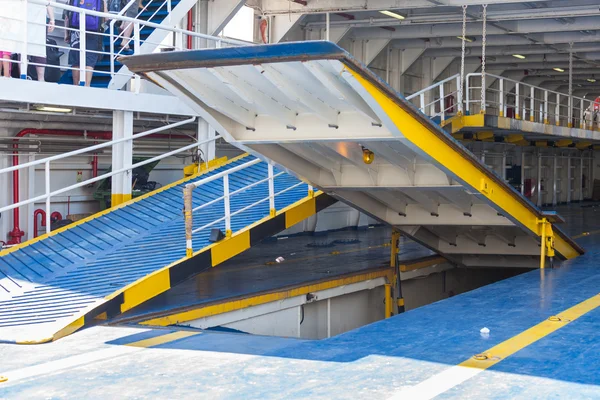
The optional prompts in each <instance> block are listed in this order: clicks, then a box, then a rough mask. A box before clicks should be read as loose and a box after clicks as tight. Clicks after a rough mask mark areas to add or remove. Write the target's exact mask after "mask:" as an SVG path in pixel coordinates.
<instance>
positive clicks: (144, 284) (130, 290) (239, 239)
mask: <svg viewBox="0 0 600 400" xmlns="http://www.w3.org/2000/svg"><path fill="white" fill-rule="evenodd" d="M232 161H233V160H232ZM319 196H327V195H325V194H324V193H322V192H319V193H317V194H314V195H308V196H307V197H305V198H303V199H301V200H299V201H297V202H295V203H294V204H291V205H289V206H288V207H285V208H283V209H281V210H280V211H278V212H277V213H276V214H275V215H274V216H266V217H264V218H263V219H261V220H259V221H256V222H255V223H253V224H251V225H249V226H247V227H245V228H243V229H241V230H240V231H238V232H235V233H234V234H233V235H232V236H231V237H229V238H226V239H223V240H221V241H220V242H217V243H213V244H210V245H209V246H206V247H204V248H203V249H201V250H198V251H196V252H195V253H194V255H193V256H192V257H191V258H193V257H196V256H198V255H200V254H202V253H205V252H207V251H210V252H211V257H212V266H217V265H218V264H220V263H223V262H224V261H227V260H229V259H230V258H232V257H234V256H236V255H238V254H240V253H242V252H243V251H245V250H247V249H249V248H250V232H251V230H252V229H253V228H256V227H259V226H260V225H261V224H262V223H265V222H267V221H270V220H271V219H274V218H280V217H283V218H285V221H286V222H287V221H293V220H296V219H297V218H299V216H301V215H303V216H304V218H307V217H309V216H310V215H312V214H314V213H316V212H317V209H316V198H317V197H319ZM136 200H137V199H135V200H132V201H136ZM307 204H309V206H307ZM309 210H311V211H312V214H309V213H308V211H309ZM287 213H291V215H292V216H291V217H288V215H287ZM300 221H301V220H298V222H300ZM286 227H287V226H286ZM282 230H283V229H282ZM187 260H188V258H187V257H183V258H181V259H179V260H177V261H175V262H173V263H171V264H169V265H167V266H165V267H164V268H161V269H159V270H157V271H154V272H152V273H151V274H149V275H146V276H144V277H143V278H140V279H138V280H137V281H135V282H133V283H131V284H129V285H127V286H125V287H123V288H121V289H119V290H117V291H115V292H113V293H112V294H110V295H108V296H106V297H105V298H104V300H105V303H106V302H107V301H111V300H118V299H117V298H118V297H120V296H122V299H123V301H122V303H121V304H120V305H119V311H120V312H121V313H122V312H125V311H127V310H130V309H132V308H133V307H135V306H138V305H140V304H142V303H144V302H145V301H148V300H150V299H152V298H153V297H155V296H157V295H159V294H161V293H164V292H166V291H167V290H169V289H170V288H171V281H170V274H169V270H170V269H171V268H173V267H175V266H176V265H178V264H181V263H182V262H184V261H187ZM93 311H94V310H91V311H90V310H86V311H84V312H82V313H81V314H78V315H76V316H75V318H74V320H73V322H71V323H70V324H69V325H68V326H66V327H64V328H63V329H61V330H59V331H58V332H57V333H55V334H54V335H53V337H50V338H48V339H44V340H43V341H37V342H35V343H44V342H48V341H52V340H57V339H59V338H61V337H64V336H67V335H70V334H71V333H73V332H75V331H77V330H78V329H80V328H83V327H84V326H89V325H93V324H95V323H98V322H101V321H104V320H106V314H105V312H101V313H98V315H92V313H93ZM22 344H33V343H32V342H28V343H22Z"/></svg>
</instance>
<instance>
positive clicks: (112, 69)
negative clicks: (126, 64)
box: [108, 0, 139, 76]
mask: <svg viewBox="0 0 600 400" xmlns="http://www.w3.org/2000/svg"><path fill="white" fill-rule="evenodd" d="M138 1H139V0H129V3H127V4H126V5H125V7H123V9H121V11H119V12H118V13H117V16H119V17H121V16H123V15H125V13H126V12H127V10H128V9H129V7H131V5H132V4H133V3H137V2H138ZM116 22H117V20H116V19H112V20H111V21H110V24H109V25H110V28H109V31H108V32H109V34H110V54H114V52H115V43H114V42H115V41H116V39H114V40H113V37H114V33H113V32H114V31H115V23H116ZM110 74H111V76H114V75H115V63H114V62H111V63H110Z"/></svg>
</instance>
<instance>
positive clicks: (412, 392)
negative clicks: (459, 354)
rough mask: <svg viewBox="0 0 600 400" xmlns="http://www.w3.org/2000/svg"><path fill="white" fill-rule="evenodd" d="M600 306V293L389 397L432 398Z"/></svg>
mask: <svg viewBox="0 0 600 400" xmlns="http://www.w3.org/2000/svg"><path fill="white" fill-rule="evenodd" d="M599 306H600V294H597V295H595V296H592V297H590V298H589V299H587V300H585V301H582V302H581V303H579V304H577V305H575V306H573V307H571V308H569V309H567V310H565V311H563V312H561V313H560V314H557V315H555V316H551V317H549V318H548V319H547V320H544V321H542V322H540V323H539V324H537V325H535V326H533V327H531V328H529V329H527V330H525V331H523V332H521V333H519V334H518V335H516V336H513V337H512V338H510V339H508V340H506V341H504V342H502V343H500V344H498V345H496V346H494V347H492V348H490V349H488V350H486V351H484V352H483V353H481V354H477V355H474V356H473V357H472V358H469V359H468V360H465V361H463V362H462V363H460V364H458V365H455V366H454V367H451V368H448V369H446V370H445V371H443V372H441V373H439V374H437V375H434V376H432V377H431V378H429V379H426V380H424V381H423V382H421V383H419V384H417V385H415V386H411V387H410V388H407V389H405V390H401V391H400V392H398V393H396V394H395V395H393V396H392V397H390V399H432V398H434V397H436V396H439V395H440V394H442V393H444V392H446V391H448V390H450V389H452V388H454V387H456V386H458V385H460V384H461V383H463V382H465V381H467V380H469V379H471V378H473V377H474V376H476V375H478V374H480V373H481V372H483V371H485V370H486V369H488V368H490V367H492V366H494V365H496V364H498V363H499V362H501V361H502V360H504V359H505V358H507V357H510V356H511V355H513V354H515V353H516V352H518V351H519V350H522V349H524V348H525V347H527V346H529V345H531V344H533V343H535V342H537V341H538V340H540V339H542V338H544V337H546V336H548V335H549V334H551V333H552V332H555V331H557V330H559V329H561V328H563V327H565V326H567V325H568V324H570V323H571V322H573V321H575V320H576V319H577V318H579V317H581V316H583V315H585V314H587V313H588V312H590V311H592V310H594V309H596V308H598V307H599Z"/></svg>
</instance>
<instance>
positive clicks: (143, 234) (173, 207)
mask: <svg viewBox="0 0 600 400" xmlns="http://www.w3.org/2000/svg"><path fill="white" fill-rule="evenodd" d="M192 182H195V183H197V188H196V189H195V190H194V191H193V197H192V204H193V207H194V208H195V209H196V211H195V212H194V213H193V214H192V224H193V227H194V230H198V231H197V232H196V233H194V234H193V252H192V255H191V256H188V255H187V254H186V230H185V223H184V213H183V205H184V201H183V189H184V187H186V185H188V186H189V183H192ZM225 182H228V183H227V185H226V184H225ZM225 185H226V186H225ZM226 188H228V189H229V191H228V196H225V194H224V193H225V192H226ZM335 201H336V200H335V199H333V198H331V197H329V196H327V195H325V194H323V193H322V192H317V193H315V192H314V191H313V189H312V187H310V186H308V185H307V184H306V183H304V182H301V181H299V180H298V179H297V178H295V177H293V176H291V175H289V174H287V173H285V172H283V171H280V172H278V171H277V170H276V169H273V168H272V167H271V166H268V165H267V163H265V162H263V161H261V160H259V159H257V158H255V157H254V156H251V155H243V156H240V157H237V158H235V159H232V160H230V161H229V162H226V161H225V162H222V163H221V165H216V166H214V167H213V168H210V169H208V170H207V171H206V172H204V173H203V174H201V176H194V177H191V178H188V179H184V180H182V181H179V182H175V183H173V184H171V185H168V186H165V187H164V188H161V189H159V190H157V191H155V192H152V193H150V194H148V195H145V196H142V197H140V198H137V199H135V200H132V201H129V202H127V203H124V204H123V205H120V206H118V207H115V208H113V209H109V210H107V211H104V212H101V213H99V214H96V215H94V216H92V217H90V218H87V219H85V220H82V221H79V222H77V223H74V224H71V225H69V226H67V227H64V228H61V229H59V230H57V231H53V232H51V233H50V234H49V235H44V236H41V237H39V238H36V239H34V240H31V241H28V242H26V243H23V244H22V245H19V246H15V247H12V248H10V249H8V250H5V251H3V252H2V253H0V342H11V343H23V344H26V343H43V342H47V341H51V340H56V339H58V338H60V337H62V336H65V335H68V334H70V333H72V332H74V331H75V330H77V329H79V328H81V327H83V326H86V325H92V324H95V323H98V322H102V321H104V320H107V319H112V318H114V317H115V316H117V315H119V314H121V313H122V312H125V311H127V310H130V309H132V308H133V307H135V306H137V305H139V304H141V303H143V302H145V301H146V300H148V299H151V298H153V297H155V296H156V295H158V294H160V293H162V292H164V291H166V290H168V289H169V288H170V287H172V286H175V285H177V284H178V283H180V282H183V281H184V280H186V279H187V278H189V277H191V276H193V275H195V274H197V273H199V272H201V271H203V270H205V269H208V268H210V267H213V266H216V265H218V264H220V263H222V262H223V261H225V260H227V259H229V258H231V257H233V256H235V255H237V254H239V253H241V252H243V251H244V250H246V249H248V248H249V247H250V246H252V245H254V244H256V243H258V242H259V241H261V240H262V239H264V238H267V237H270V236H272V235H273V234H275V233H278V232H280V231H282V230H284V229H286V228H288V227H290V226H292V225H294V224H295V223H297V222H299V221H301V220H303V219H305V218H306V217H308V216H310V215H312V214H314V213H315V212H317V211H319V210H321V209H323V208H325V207H327V206H328V205H330V204H332V203H333V202H335ZM226 204H227V205H226ZM226 209H229V213H228V214H229V218H228V219H227V218H225V214H226V213H225V210H226ZM212 229H219V230H220V231H221V232H223V233H225V237H224V238H220V240H218V241H216V242H211V241H209V239H210V235H211V230H212Z"/></svg>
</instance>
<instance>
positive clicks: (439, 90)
mask: <svg viewBox="0 0 600 400" xmlns="http://www.w3.org/2000/svg"><path fill="white" fill-rule="evenodd" d="M452 84H453V85H452ZM448 86H449V87H450V90H446V87H448ZM459 88H460V74H456V75H452V76H451V77H448V78H446V79H444V80H441V81H439V82H436V83H434V84H433V85H431V86H428V87H426V88H424V89H422V90H419V91H418V92H416V93H413V94H411V95H410V96H407V97H406V100H412V99H418V100H419V101H418V107H419V110H421V112H423V113H425V114H427V115H428V116H429V117H432V118H435V117H440V118H441V120H442V121H444V120H445V119H446V114H449V113H452V112H454V113H455V112H456V110H458V112H460V113H462V111H463V110H462V107H463V105H462V104H461V103H462V102H461V101H460V99H459V100H458V102H456V101H455V99H456V97H457V96H458V97H460V96H459ZM426 98H427V99H426ZM428 99H432V100H429V101H428ZM436 106H437V107H436ZM436 108H437V109H436Z"/></svg>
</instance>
